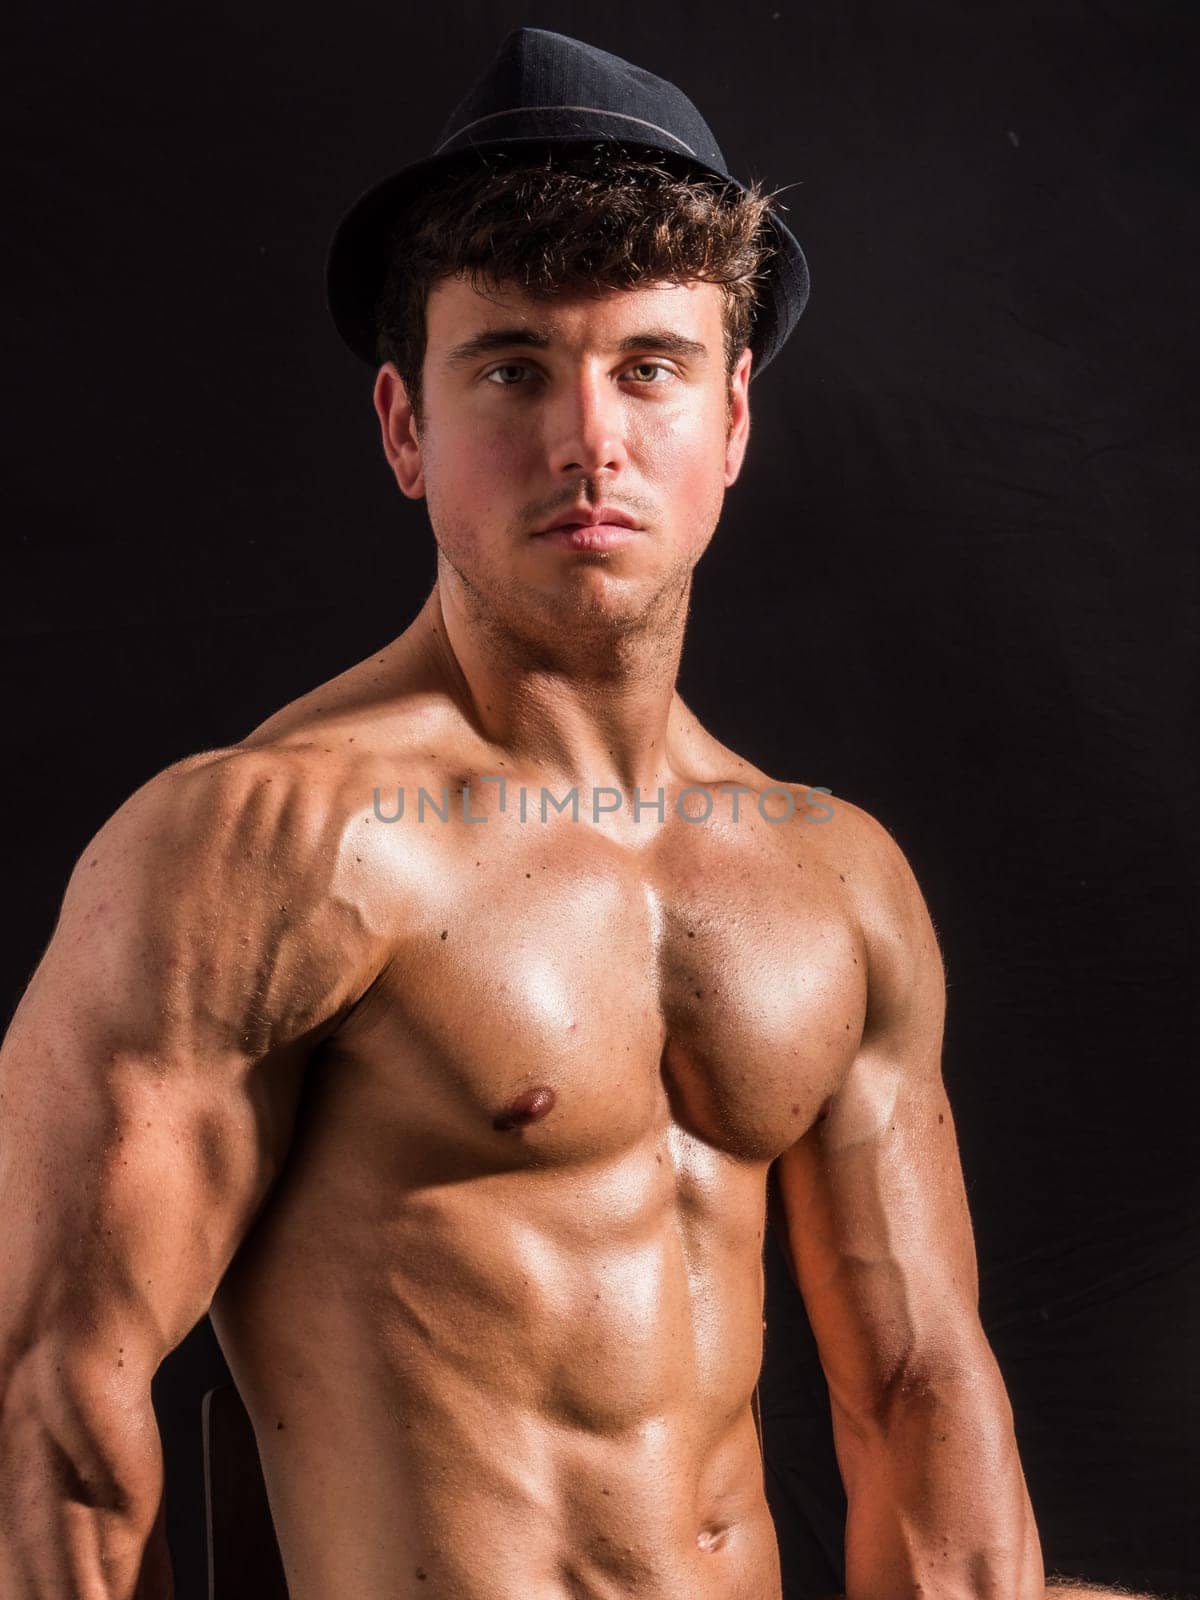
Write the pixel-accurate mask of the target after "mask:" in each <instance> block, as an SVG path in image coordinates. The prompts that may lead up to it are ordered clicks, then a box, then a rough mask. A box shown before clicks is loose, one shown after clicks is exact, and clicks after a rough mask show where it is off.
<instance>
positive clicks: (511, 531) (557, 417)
mask: <svg viewBox="0 0 1200 1600" xmlns="http://www.w3.org/2000/svg"><path fill="white" fill-rule="evenodd" d="M721 312H722V298H721V292H720V290H719V289H718V287H717V286H716V285H714V284H709V283H687V284H664V285H659V286H655V287H652V288H639V289H632V290H614V291H608V292H606V293H604V294H603V295H602V296H600V297H592V296H587V295H580V296H577V297H576V296H572V297H566V296H558V297H555V298H554V299H551V300H541V301H538V300H535V299H533V298H532V297H529V296H527V295H525V294H524V293H522V292H521V291H520V290H519V289H516V288H513V287H511V286H505V287H504V288H503V290H502V291H501V292H500V293H498V294H494V295H483V294H479V293H477V292H476V291H475V290H474V289H473V288H472V287H471V285H470V284H469V282H466V281H464V280H461V279H450V278H447V279H443V280H442V281H440V282H439V283H438V284H437V285H436V286H435V288H434V289H433V290H432V292H431V294H430V296H429V299H428V303H427V309H426V327H427V341H426V353H425V364H424V368H423V384H424V406H423V410H424V426H423V427H422V429H421V431H420V434H419V435H418V434H417V432H416V430H415V429H414V427H413V425H412V412H411V409H410V407H409V405H408V400H407V396H406V395H405V392H404V386H403V384H402V383H401V381H400V379H399V377H398V375H397V374H396V370H395V368H394V366H392V365H391V363H388V364H387V365H386V366H385V367H384V368H382V369H381V371H380V373H379V375H378V378H377V380H376V388H375V403H376V409H377V411H378V413H379V416H380V421H381V424H382V427H383V435H384V448H385V451H386V453H387V455H388V459H389V461H390V463H391V465H392V468H393V471H394V472H395V474H396V478H397V481H398V482H399V484H400V487H401V489H402V490H403V492H404V493H405V494H406V495H408V496H409V497H410V498H413V499H419V498H421V497H422V496H424V497H425V498H426V500H427V502H428V507H429V518H430V522H431V524H432V526H433V530H434V535H435V537H436V539H437V543H438V546H439V549H440V551H441V554H442V557H443V558H444V562H445V563H447V564H448V565H449V567H450V568H451V569H452V571H453V573H455V574H457V576H458V579H459V580H460V581H461V583H462V584H463V586H464V591H465V595H464V599H465V600H466V602H468V603H471V604H473V606H474V607H475V608H476V610H480V609H482V610H483V611H485V612H487V613H488V614H489V615H490V616H491V618H492V620H494V621H495V622H497V623H500V624H501V625H504V626H507V627H508V628H510V629H512V630H514V631H516V632H519V633H523V634H529V635H530V636H532V637H542V638H545V639H547V640H549V639H550V638H551V637H553V636H556V635H559V636H561V634H562V631H563V630H566V629H571V628H574V629H579V628H580V627H584V628H586V629H587V630H588V631H589V632H594V631H595V630H597V629H598V630H600V631H601V632H609V633H611V632H613V631H622V630H625V629H629V628H636V627H639V626H643V627H652V626H654V624H655V621H656V620H662V619H665V618H667V617H668V616H669V615H672V614H673V612H674V610H676V609H677V608H678V605H679V603H680V602H681V600H682V598H683V597H684V595H685V594H686V590H687V585H688V581H689V579H690V575H691V571H692V568H693V567H694V566H695V564H696V562H697V561H698V560H699V558H700V556H701V554H702V553H703V551H704V549H705V547H706V546H707V544H708V542H709V540H710V539H711V537H712V535H713V531H714V529H715V528H716V525H717V521H718V518H719V516H720V512H721V506H722V503H723V500H724V495H725V490H726V488H727V487H728V486H729V485H730V484H732V483H733V482H734V481H735V479H736V478H737V475H738V472H739V471H740V469H741V463H742V459H743V456H744V454H745V448H746V440H747V437H748V433H749V408H748V400H747V394H746V390H747V384H748V382H749V371H750V352H749V351H748V350H747V351H744V352H743V353H742V356H741V358H740V360H739V362H738V366H737V368H736V370H735V373H734V378H733V383H732V387H731V386H730V384H729V383H728V381H727V378H726V373H725V363H724V344H723V326H722V316H721ZM581 506H587V507H588V508H592V509H595V508H599V507H601V506H607V507H610V508H615V509H616V510H618V511H622V512H624V513H625V514H626V515H627V516H629V517H631V518H632V519H633V521H634V522H635V523H637V524H638V525H639V528H640V531H637V532H633V533H631V534H629V536H628V537H627V538H625V539H623V541H622V542H621V543H619V544H618V545H617V546H615V547H614V548H610V549H607V550H603V551H597V550H589V551H579V550H576V549H572V548H571V547H569V546H568V545H566V544H564V543H562V542H560V541H556V540H553V539H548V538H545V537H542V536H540V535H539V534H538V532H537V530H540V529H544V528H546V527H547V525H549V524H552V523H554V522H556V521H557V520H558V519H559V518H562V517H565V516H568V515H569V514H570V512H571V511H572V509H574V508H577V507H581ZM451 581H453V580H451Z"/></svg>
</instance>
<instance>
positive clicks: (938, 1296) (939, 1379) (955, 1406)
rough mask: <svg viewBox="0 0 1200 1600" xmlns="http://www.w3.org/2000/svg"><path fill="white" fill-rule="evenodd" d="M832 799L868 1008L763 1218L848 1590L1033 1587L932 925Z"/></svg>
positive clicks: (963, 1596) (1028, 1513) (881, 848)
mask: <svg viewBox="0 0 1200 1600" xmlns="http://www.w3.org/2000/svg"><path fill="white" fill-rule="evenodd" d="M839 811H840V813H841V817H842V818H843V819H844V823H843V825H846V826H848V828H849V829H850V834H849V837H848V840H847V856H846V859H847V861H849V862H850V863H851V866H850V868H848V872H847V877H848V880H849V881H850V882H851V883H852V884H854V885H857V886H858V887H857V888H856V890H855V892H856V894H857V895H858V912H859V916H860V921H861V926H862V931H863V939H864V947H865V949H866V951H867V974H868V985H867V1011H866V1019H865V1025H864V1029H863V1035H862V1040H861V1043H860V1045H859V1048H858V1050H857V1052H856V1055H855V1057H854V1061H853V1063H852V1065H851V1067H850V1070H849V1072H848V1073H847V1075H846V1077H845V1080H844V1081H843V1083H842V1084H841V1086H840V1087H839V1089H838V1090H837V1092H836V1093H835V1094H834V1095H833V1097H832V1099H831V1100H830V1102H829V1104H828V1107H827V1111H826V1114H825V1115H823V1116H822V1118H821V1119H820V1120H819V1121H818V1122H817V1123H816V1124H815V1125H814V1127H812V1128H811V1129H810V1130H809V1132H808V1133H807V1134H806V1135H805V1137H804V1138H802V1139H801V1140H799V1141H798V1142H797V1143H796V1144H795V1145H794V1146H793V1147H792V1148H791V1149H790V1150H787V1151H786V1152H785V1153H784V1154H783V1155H782V1156H781V1157H780V1158H779V1160H778V1162H777V1167H776V1170H777V1177H778V1211H777V1212H776V1214H775V1217H774V1219H773V1220H774V1222H775V1226H776V1228H777V1230H778V1232H779V1236H780V1240H781V1243H783V1244H784V1245H785V1248H786V1253H787V1255H788V1257H789V1259H790V1262H791V1265H792V1268H793V1272H794V1275H795V1278H796V1283H797V1286H798V1287H799V1289H800V1291H801V1293H802V1295H803V1297H804V1301H805V1305H806V1309H807V1312H808V1316H809V1320H810V1322H811V1324H812V1328H813V1333H814V1336H815V1338H816V1341H817V1346H818V1350H819V1353H820V1357H821V1363H822V1366H823V1368H824V1372H825V1377H826V1379H827V1381H828V1385H829V1392H830V1400H831V1408H832V1415H833V1428H834V1444H835V1449H836V1452H837V1458H838V1464H839V1467H840V1469H841V1474H842V1478H843V1481H844V1484H845V1488H846V1498H847V1505H848V1513H847V1524H846V1592H847V1596H848V1600H917V1597H918V1596H920V1600H974V1597H975V1596H979V1595H985V1594H986V1595H995V1596H997V1597H1000V1596H1003V1597H1004V1600H1042V1597H1043V1595H1044V1592H1045V1589H1044V1574H1043V1568H1042V1555H1041V1547H1040V1544H1039V1540H1038V1534H1037V1529H1036V1526H1035V1522H1034V1517H1033V1511H1032V1507H1031V1505H1030V1501H1029V1495H1028V1492H1027V1489H1026V1485H1025V1479H1024V1475H1023V1473H1022V1470H1021V1464H1020V1460H1019V1457H1018V1451H1017V1445H1016V1439H1015V1436H1014V1431H1013V1417H1012V1409H1011V1406H1010V1403H1009V1400H1008V1395H1007V1393H1006V1390H1005V1387H1004V1382H1003V1379H1002V1377H1001V1374H1000V1371H999V1368H998V1366H997V1363H996V1360H995V1357H994V1355H993V1353H992V1350H991V1348H990V1346H989V1344H988V1342H987V1338H986V1336H985V1334H984V1331H983V1328H982V1326H981V1324H980V1321H979V1311H978V1304H979V1284H978V1275H977V1268H976V1256H975V1245H974V1238H973V1233H972V1228H971V1220H970V1214H969V1211H968V1205H967V1198H966V1192H965V1188H964V1184H963V1176H962V1169H961V1165H960V1160H959V1154H958V1146H957V1140H956V1137H955V1131H954V1122H953V1118H952V1116H951V1112H950V1105H949V1102H948V1100H947V1098H946V1092H945V1088H944V1085H943V1081H942V1071H941V1045H942V1026H943V1017H944V1011H945V981H944V975H943V969H942V962H941V957H940V954H939V951H938V945H937V940H936V937H935V935H934V930H933V926H932V923H931V921H930V918H929V914H928V911H927V909H926V907H925V903H924V900H923V898H922V896H921V893H920V890H919V888H918V886H917V884H916V881H915V879H914V877H913V875H912V872H911V870H910V869H909V867H908V864H907V862H906V861H905V859H904V857H903V855H902V853H901V852H900V850H899V848H898V847H897V845H896V844H895V841H894V840H893V839H892V838H891V836H890V835H889V834H888V833H887V832H886V830H885V829H884V828H882V827H881V826H880V825H879V824H878V823H877V822H875V821H874V820H873V819H872V818H870V817H869V816H868V815H867V814H866V813H865V812H862V811H859V810H858V809H857V808H856V807H852V806H847V805H846V803H845V802H844V801H843V802H840V804H839Z"/></svg>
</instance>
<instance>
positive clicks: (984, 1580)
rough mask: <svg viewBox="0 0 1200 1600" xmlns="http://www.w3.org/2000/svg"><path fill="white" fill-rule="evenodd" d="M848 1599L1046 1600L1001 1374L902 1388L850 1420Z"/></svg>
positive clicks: (845, 1437)
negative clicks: (983, 1599) (864, 1419)
mask: <svg viewBox="0 0 1200 1600" xmlns="http://www.w3.org/2000/svg"><path fill="white" fill-rule="evenodd" d="M837 1441H838V1456H839V1461H840V1463H841V1466H842V1475H843V1478H844V1480H845V1486H846V1498H847V1517H846V1594H847V1597H848V1600H917V1597H918V1596H920V1600H977V1597H979V1596H981V1595H988V1596H992V1595H994V1596H997V1597H1000V1596H1003V1597H1004V1600H1043V1597H1044V1595H1045V1573H1044V1568H1043V1566H1042V1552H1041V1545H1040V1542H1039V1539H1038V1534H1037V1527H1036V1524H1035V1522H1034V1516H1033V1508H1032V1506H1031V1504H1030V1500H1029V1494H1028V1490H1027V1489H1026V1485H1025V1478H1024V1474H1023V1472H1022V1470H1021V1464H1020V1459H1019V1456H1018V1452H1017V1444H1016V1439H1015V1436H1014V1434H1013V1428H1012V1411H1011V1407H1010V1406H1009V1403H1008V1398H1007V1395H1006V1393H1005V1391H1004V1386H1003V1382H1002V1380H1001V1378H1000V1375H999V1372H998V1370H997V1369H995V1368H994V1367H993V1368H992V1369H991V1370H985V1371H983V1372H976V1373H975V1374H974V1375H973V1376H972V1377H971V1378H969V1379H967V1378H963V1379H958V1380H947V1379H942V1380H939V1381H938V1382H937V1383H936V1384H920V1383H909V1384H907V1385H904V1384H902V1385H899V1386H898V1387H897V1389H896V1392H895V1395H894V1397H893V1398H892V1400H891V1402H890V1404H889V1405H888V1406H887V1407H886V1408H885V1409H884V1410H883V1411H881V1412H880V1414H879V1417H878V1419H877V1420H876V1421H874V1422H872V1423H871V1424H867V1425H864V1424H861V1423H859V1424H856V1425H853V1426H852V1425H850V1424H848V1423H845V1422H843V1423H841V1424H840V1425H839V1426H838V1430H837Z"/></svg>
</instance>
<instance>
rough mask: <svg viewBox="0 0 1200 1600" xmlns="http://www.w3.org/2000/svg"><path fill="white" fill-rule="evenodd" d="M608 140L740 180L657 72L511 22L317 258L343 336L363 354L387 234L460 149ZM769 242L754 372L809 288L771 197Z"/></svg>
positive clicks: (688, 105) (701, 172)
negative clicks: (469, 82) (426, 132)
mask: <svg viewBox="0 0 1200 1600" xmlns="http://www.w3.org/2000/svg"><path fill="white" fill-rule="evenodd" d="M598 140H611V141H613V142H614V143H619V144H621V145H622V146H625V147H627V148H630V149H635V148H638V147H641V148H645V149H648V150H651V151H653V152H655V153H656V155H658V156H659V157H663V158H666V164H667V165H670V166H677V167H678V168H679V169H680V170H682V171H684V172H685V173H686V172H694V173H695V174H696V175H697V176H698V177H717V178H722V179H724V180H726V181H727V182H729V183H732V184H734V185H736V187H737V188H739V189H742V190H745V189H746V185H745V184H743V183H741V182H739V181H738V180H737V179H736V178H734V177H733V175H732V174H731V173H730V172H729V171H728V169H727V167H726V164H725V158H724V156H723V155H722V154H721V151H720V148H719V147H718V145H717V142H716V140H715V139H714V138H713V136H712V133H711V132H710V130H709V127H708V124H707V123H706V122H705V121H704V118H703V117H702V116H701V115H700V113H699V112H698V111H697V110H696V108H695V106H694V105H693V104H692V102H691V101H690V100H689V99H688V97H687V96H686V95H685V94H684V93H683V92H682V90H680V89H677V88H676V87H675V85H674V84H673V83H669V82H668V81H667V80H666V79H665V78H657V77H655V76H654V74H653V73H652V72H647V71H645V70H644V69H643V68H641V67H636V66H634V65H633V64H632V63H631V62H629V61H623V60H622V59H621V57H620V56H614V55H611V54H610V53H609V52H608V51H607V50H598V49H596V48H595V46H593V45H589V44H584V43H582V42H581V41H580V40H579V39H571V38H568V37H567V36H566V35H565V34H561V33H551V32H549V31H548V30H547V29H545V28H517V29H515V30H514V31H513V32H512V33H510V34H509V35H508V37H507V38H506V39H505V40H504V43H503V44H502V45H501V46H500V49H499V51H498V52H497V54H496V57H495V59H494V60H493V61H492V63H491V65H490V66H489V67H488V69H487V71H486V72H485V73H484V75H483V77H482V78H480V80H479V82H478V83H477V84H476V85H475V87H474V88H473V89H472V90H471V91H470V93H469V94H468V95H467V96H466V98H465V99H464V100H463V101H462V102H461V103H460V104H459V105H458V106H456V107H455V109H454V111H453V112H452V113H451V115H450V119H449V121H448V122H447V123H446V125H445V127H444V128H443V129H442V131H441V133H440V134H439V136H438V138H437V141H436V142H435V144H434V148H433V152H432V154H430V155H429V156H427V157H425V158H424V159H422V160H420V161H414V162H412V163H411V164H410V165H408V166H406V167H403V168H401V170H400V171H398V172H394V173H392V174H391V176H390V177H387V178H384V179H383V180H382V182H380V183H376V184H374V185H373V186H372V187H371V188H370V189H368V190H366V192H365V193H364V194H362V195H360V196H359V198H358V199H357V200H356V201H355V202H354V204H353V205H352V206H351V207H350V209H349V210H348V211H347V212H346V213H345V215H344V216H343V217H342V219H341V221H340V222H339V223H338V225H337V228H336V230H335V231H334V235H333V239H332V242H331V244H330V247H329V254H328V257H327V260H326V264H325V293H326V298H327V300H328V304H329V310H330V313H331V315H332V317H333V320H334V323H335V325H336V327H337V330H338V332H339V333H340V334H341V336H342V338H343V339H344V340H345V342H346V343H347V344H348V345H349V346H350V348H351V350H353V351H354V353H355V355H357V356H360V357H361V358H362V359H363V360H364V361H366V362H368V363H369V364H370V365H371V366H374V365H376V360H375V325H374V311H375V306H376V303H377V302H378V299H379V296H380V294H381V292H382V290H383V285H384V279H385V276H386V272H387V238H388V233H389V231H390V228H391V226H392V224H393V222H394V221H395V219H396V217H397V215H398V214H399V212H400V211H401V210H402V209H403V207H404V205H405V204H406V203H407V202H408V201H410V200H411V199H412V198H413V197H414V196H415V195H416V194H418V193H419V192H420V191H421V190H422V189H424V188H425V187H426V186H427V185H428V184H430V183H431V182H436V181H437V179H438V177H439V175H442V174H444V173H445V172H446V171H448V170H449V168H450V167H451V166H452V165H455V164H457V163H459V162H460V161H461V160H462V159H463V156H464V153H469V152H470V151H473V150H474V151H478V152H480V153H483V152H488V151H495V150H507V151H510V152H514V153H515V152H520V151H522V150H525V149H530V150H532V148H533V147H534V146H545V145H559V144H569V143H576V142H583V143H595V142H596V141H598ZM768 220H769V222H770V226H771V229H772V230H773V234H774V237H773V239H772V241H771V243H772V245H773V247H774V254H773V255H772V256H771V258H770V260H769V262H768V263H767V266H766V267H765V269H764V271H765V275H766V280H767V281H766V285H765V288H764V290H763V296H762V300H761V302H760V305H759V306H758V308H757V310H756V313H755V322H754V329H753V333H752V336H751V340H750V343H751V348H752V349H753V351H754V363H753V366H752V369H751V378H752V379H753V378H755V377H757V376H758V374H759V373H760V372H762V371H763V369H764V368H765V367H766V366H767V364H768V363H769V362H770V361H771V360H772V358H773V357H774V356H776V355H777V354H778V352H779V350H780V348H781V347H782V345H783V343H784V341H785V340H786V339H787V337H788V335H789V334H790V333H791V331H792V329H793V327H795V325H796V321H797V319H798V318H799V316H800V314H801V312H802V311H803V310H804V306H805V302H806V301H807V299H808V285H809V279H808V264H807V262H806V261H805V259H804V252H803V251H802V250H801V248H800V246H799V244H798V243H797V241H796V239H795V238H794V237H793V235H792V233H791V232H790V230H789V229H788V228H787V227H785V225H784V224H783V222H782V221H781V220H780V218H779V217H778V215H777V214H776V212H775V211H774V209H772V210H771V211H769V212H768Z"/></svg>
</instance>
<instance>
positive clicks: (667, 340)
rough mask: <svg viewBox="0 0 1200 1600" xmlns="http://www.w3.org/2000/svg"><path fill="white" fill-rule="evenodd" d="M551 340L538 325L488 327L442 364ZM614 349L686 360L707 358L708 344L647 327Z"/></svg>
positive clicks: (452, 364)
mask: <svg viewBox="0 0 1200 1600" xmlns="http://www.w3.org/2000/svg"><path fill="white" fill-rule="evenodd" d="M552 343H553V341H552V339H551V337H550V335H549V334H548V333H546V332H545V331H544V330H543V329H541V328H525V327H514V328H488V329H487V330H486V331H485V332H483V333H477V334H474V335H473V336H472V337H471V338H470V339H464V340H463V341H462V343H461V344H456V345H455V346H454V347H453V349H451V350H450V351H448V352H447V354H446V357H445V361H444V365H445V366H446V367H447V368H453V367H463V366H466V365H467V364H468V363H469V362H471V361H475V360H477V359H478V358H479V357H480V356H486V355H489V354H491V353H492V352H493V351H496V350H509V349H512V348H513V347H514V346H520V347H522V348H524V349H532V350H545V349H548V348H549V346H550V345H551V344H552ZM614 349H615V350H616V351H617V352H618V354H622V355H624V354H626V353H628V352H630V351H633V350H648V349H652V350H662V351H664V352H665V353H666V354H667V355H672V356H678V357H679V358H680V359H681V360H685V361H687V360H691V361H705V360H707V359H708V346H707V345H705V344H701V343H700V342H699V341H698V340H696V339H689V338H687V337H686V336H685V335H684V334H682V333H675V332H673V330H672V329H670V328H646V329H644V330H643V331H641V332H639V333H630V334H627V335H626V336H625V338H624V339H620V340H618V341H617V343H616V345H615V346H614Z"/></svg>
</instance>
